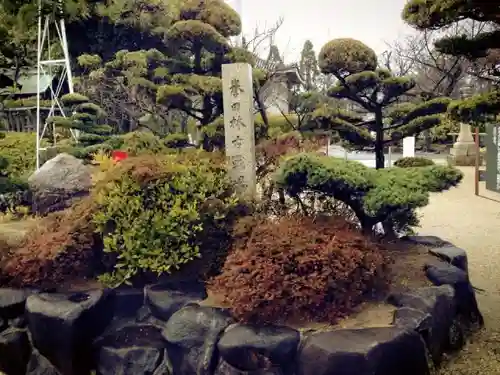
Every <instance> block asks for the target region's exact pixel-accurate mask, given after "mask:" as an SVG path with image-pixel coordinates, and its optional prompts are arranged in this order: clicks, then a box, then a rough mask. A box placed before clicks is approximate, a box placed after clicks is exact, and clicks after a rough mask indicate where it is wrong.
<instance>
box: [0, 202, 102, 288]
mask: <svg viewBox="0 0 500 375" xmlns="http://www.w3.org/2000/svg"><path fill="white" fill-rule="evenodd" d="M95 209H96V206H95V204H94V203H93V202H92V199H91V198H89V197H88V198H84V199H83V200H81V201H79V202H78V203H77V204H76V205H75V206H74V207H72V208H70V209H67V210H65V211H62V212H57V213H51V214H49V215H48V216H47V217H45V218H43V219H41V221H40V223H39V224H38V225H37V227H36V228H35V229H34V230H32V231H30V232H29V234H28V236H27V237H26V238H25V239H24V241H22V243H21V244H20V245H19V246H18V247H16V248H13V249H11V254H10V256H9V259H8V260H7V261H5V263H4V264H3V266H2V275H1V276H2V279H1V280H0V283H2V284H3V285H9V286H13V287H30V286H32V287H41V288H54V287H60V286H61V284H62V283H63V282H65V281H68V279H69V280H74V279H78V278H91V277H94V276H96V274H98V273H99V272H103V269H102V267H103V262H102V260H103V258H102V256H101V250H102V242H101V238H100V236H99V235H97V234H96V233H95V227H94V225H93V224H92V213H93V212H95Z"/></svg>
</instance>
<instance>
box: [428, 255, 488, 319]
mask: <svg viewBox="0 0 500 375" xmlns="http://www.w3.org/2000/svg"><path fill="white" fill-rule="evenodd" d="M424 269H425V274H426V275H427V278H428V279H429V280H430V281H431V282H432V283H433V284H434V285H451V286H452V287H453V288H454V289H455V301H456V304H457V313H458V314H459V315H461V316H462V317H464V318H465V321H467V322H468V323H469V324H470V325H479V326H483V325H484V319H483V316H482V315H481V312H480V311H479V307H478V305H477V300H476V293H475V291H474V288H473V287H472V285H471V284H470V282H469V277H468V275H467V273H466V272H465V271H463V270H462V269H460V268H458V267H455V266H454V265H452V264H450V263H447V262H442V261H436V262H433V263H429V264H426V265H425V267H424Z"/></svg>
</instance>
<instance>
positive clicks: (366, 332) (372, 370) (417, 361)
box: [297, 327, 429, 375]
mask: <svg viewBox="0 0 500 375" xmlns="http://www.w3.org/2000/svg"><path fill="white" fill-rule="evenodd" d="M402 374H405V375H428V374H429V366H428V363H427V356H426V347H425V343H424V341H423V340H422V338H421V337H420V335H419V334H418V333H417V332H414V331H410V330H406V329H402V328H398V327H380V328H362V329H341V330H337V331H331V332H321V333H315V334H312V335H311V336H309V337H307V338H306V339H305V340H304V343H303V345H302V348H301V349H300V351H299V355H298V358H297V375H402Z"/></svg>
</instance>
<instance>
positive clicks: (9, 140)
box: [0, 132, 45, 177]
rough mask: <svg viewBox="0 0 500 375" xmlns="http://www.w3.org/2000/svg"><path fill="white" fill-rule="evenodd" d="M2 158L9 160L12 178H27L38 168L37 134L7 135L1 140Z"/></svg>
mask: <svg viewBox="0 0 500 375" xmlns="http://www.w3.org/2000/svg"><path fill="white" fill-rule="evenodd" d="M43 145H45V142H44V143H43ZM0 156H2V157H4V158H5V159H7V161H8V163H9V165H8V167H7V173H8V174H9V175H10V176H15V177H27V176H28V175H30V174H31V173H33V172H34V171H35V167H36V165H35V164H36V134H35V133H20V132H7V133H5V137H4V138H0Z"/></svg>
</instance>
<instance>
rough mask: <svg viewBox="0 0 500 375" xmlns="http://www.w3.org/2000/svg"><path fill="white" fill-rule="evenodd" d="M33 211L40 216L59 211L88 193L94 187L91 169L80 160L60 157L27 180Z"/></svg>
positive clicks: (66, 155) (62, 155) (67, 155)
mask: <svg viewBox="0 0 500 375" xmlns="http://www.w3.org/2000/svg"><path fill="white" fill-rule="evenodd" d="M28 183H29V186H30V190H31V201H32V209H33V211H34V212H36V213H38V214H42V215H43V214H47V213H49V212H54V211H59V210H63V209H65V208H67V207H68V206H70V205H71V203H72V202H73V201H74V200H75V199H77V198H79V197H82V196H85V195H87V194H88V192H89V190H90V188H91V186H92V176H91V172H90V169H89V168H88V167H87V166H86V165H84V164H83V162H82V161H81V160H80V159H77V158H75V157H74V156H71V155H69V154H65V153H63V154H59V155H57V156H56V157H55V158H53V159H50V160H49V161H47V162H46V163H45V164H44V165H43V166H42V167H41V168H40V169H39V170H38V171H36V172H35V173H33V174H32V175H31V176H30V178H29V179H28Z"/></svg>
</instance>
